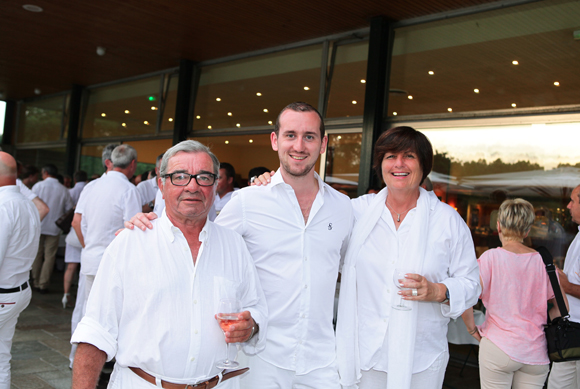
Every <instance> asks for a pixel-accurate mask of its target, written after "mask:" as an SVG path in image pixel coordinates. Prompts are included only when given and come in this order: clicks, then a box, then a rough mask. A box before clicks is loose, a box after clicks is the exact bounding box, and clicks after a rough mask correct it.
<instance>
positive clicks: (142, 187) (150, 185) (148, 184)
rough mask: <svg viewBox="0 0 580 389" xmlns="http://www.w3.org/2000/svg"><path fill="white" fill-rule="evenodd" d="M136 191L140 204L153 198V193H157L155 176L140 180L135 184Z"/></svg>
mask: <svg viewBox="0 0 580 389" xmlns="http://www.w3.org/2000/svg"><path fill="white" fill-rule="evenodd" d="M137 192H138V193H139V196H140V198H141V205H145V204H147V203H150V202H151V201H153V200H155V195H156V194H157V177H153V178H150V179H148V180H145V181H141V182H140V183H139V184H138V185H137Z"/></svg>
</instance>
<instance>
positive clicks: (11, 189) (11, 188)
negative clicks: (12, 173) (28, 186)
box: [0, 185, 20, 193]
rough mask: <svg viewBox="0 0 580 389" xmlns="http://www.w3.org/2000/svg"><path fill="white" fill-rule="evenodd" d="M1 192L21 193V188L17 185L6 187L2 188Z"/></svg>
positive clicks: (0, 188)
mask: <svg viewBox="0 0 580 389" xmlns="http://www.w3.org/2000/svg"><path fill="white" fill-rule="evenodd" d="M0 192H14V193H20V188H19V187H18V186H16V185H4V186H0Z"/></svg>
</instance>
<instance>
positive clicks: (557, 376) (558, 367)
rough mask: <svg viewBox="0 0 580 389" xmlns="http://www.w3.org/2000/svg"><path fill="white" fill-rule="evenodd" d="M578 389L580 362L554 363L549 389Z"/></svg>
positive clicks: (549, 379)
mask: <svg viewBox="0 0 580 389" xmlns="http://www.w3.org/2000/svg"><path fill="white" fill-rule="evenodd" d="M578 388H580V361H572V362H554V363H552V371H551V372H550V378H548V389H578Z"/></svg>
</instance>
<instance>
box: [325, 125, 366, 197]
mask: <svg viewBox="0 0 580 389" xmlns="http://www.w3.org/2000/svg"><path fill="white" fill-rule="evenodd" d="M361 141H362V133H360V132H359V133H344V134H342V133H341V134H332V133H331V134H328V147H327V149H326V171H325V177H324V181H325V182H327V183H328V184H330V185H331V186H332V187H333V188H334V189H336V190H344V191H346V192H347V194H348V195H349V196H350V197H356V196H357V189H358V173H359V167H360V147H361V146H360V145H361Z"/></svg>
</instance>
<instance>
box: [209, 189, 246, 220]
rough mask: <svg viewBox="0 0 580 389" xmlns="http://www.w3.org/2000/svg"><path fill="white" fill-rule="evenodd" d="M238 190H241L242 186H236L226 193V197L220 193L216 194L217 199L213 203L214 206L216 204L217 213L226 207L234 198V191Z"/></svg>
mask: <svg viewBox="0 0 580 389" xmlns="http://www.w3.org/2000/svg"><path fill="white" fill-rule="evenodd" d="M236 190H240V188H234V190H233V191H231V192H228V193H226V194H225V195H224V197H220V195H219V194H216V195H215V201H214V203H213V206H214V208H215V210H216V213H217V214H218V215H219V213H220V212H221V210H222V209H224V207H225V206H226V204H227V203H228V201H230V200H231V199H232V195H233V194H234V191H236Z"/></svg>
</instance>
